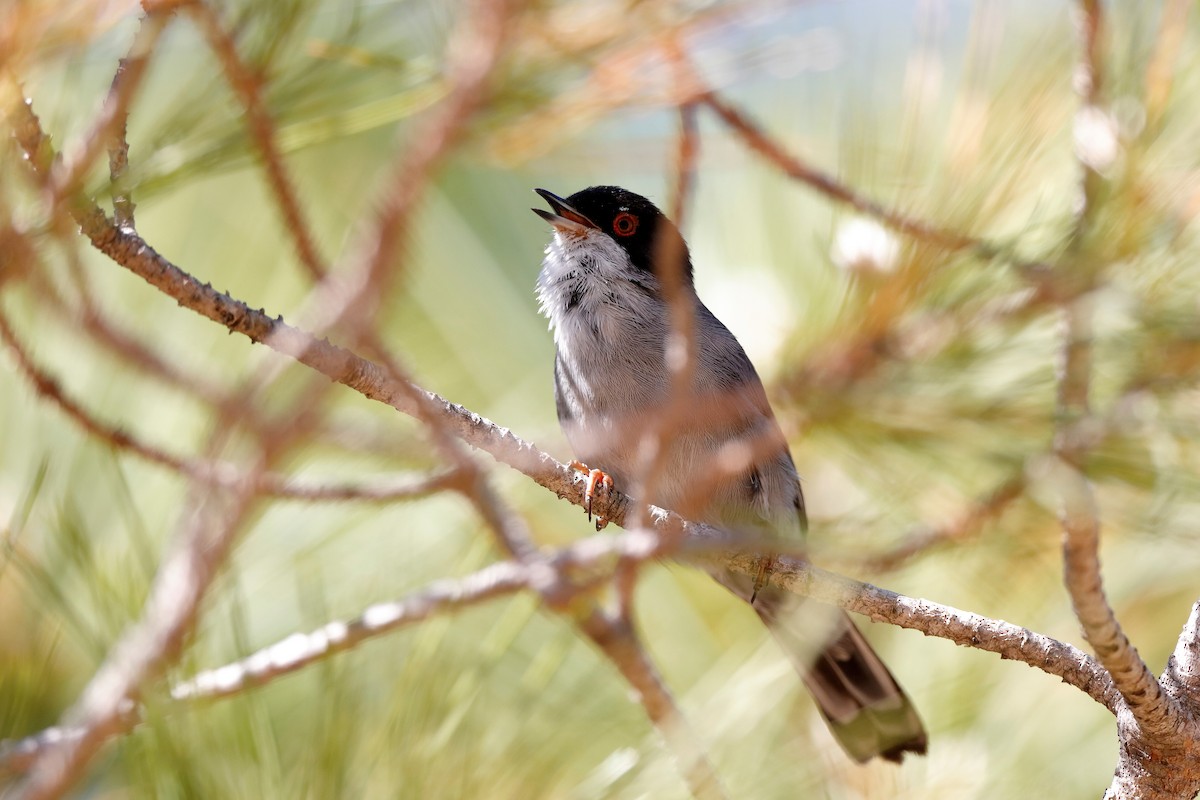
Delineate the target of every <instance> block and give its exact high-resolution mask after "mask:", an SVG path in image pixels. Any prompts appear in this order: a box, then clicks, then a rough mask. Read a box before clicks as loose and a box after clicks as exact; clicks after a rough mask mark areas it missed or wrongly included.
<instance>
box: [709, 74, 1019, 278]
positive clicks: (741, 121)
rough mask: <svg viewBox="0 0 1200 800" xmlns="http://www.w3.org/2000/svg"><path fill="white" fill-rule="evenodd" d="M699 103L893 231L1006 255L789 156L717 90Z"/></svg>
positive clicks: (787, 168) (783, 165)
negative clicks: (884, 202)
mask: <svg viewBox="0 0 1200 800" xmlns="http://www.w3.org/2000/svg"><path fill="white" fill-rule="evenodd" d="M699 102H701V103H703V104H704V105H706V106H708V107H709V108H711V109H712V110H713V111H714V112H716V114H717V116H718V117H720V119H721V121H722V122H724V123H725V124H726V125H727V126H728V127H729V128H730V130H732V131H733V132H734V133H736V134H737V135H738V136H740V137H741V139H742V141H743V142H744V143H745V144H746V146H747V147H749V148H750V149H751V150H753V151H754V152H756V153H758V154H759V155H760V156H762V157H763V158H765V159H766V160H767V161H769V162H771V164H773V165H774V166H776V167H777V168H779V170H780V171H782V172H783V173H784V174H785V175H788V176H789V177H791V178H794V179H795V180H798V181H800V182H802V183H805V184H807V185H808V186H810V187H812V188H813V189H815V190H817V191H818V192H820V193H821V194H824V195H825V196H827V197H830V198H832V199H834V200H837V201H838V202H841V203H845V204H846V205H848V206H850V207H851V208H853V209H855V210H856V211H859V212H862V213H863V214H866V215H868V216H871V217H874V218H876V219H878V220H880V221H881V222H883V223H884V224H885V225H887V226H888V227H889V228H892V229H894V230H897V231H899V232H901V233H905V234H907V235H909V236H912V237H914V238H916V239H920V240H921V241H925V242H930V243H931V244H934V245H937V246H938V247H940V248H942V249H944V250H947V251H950V252H957V251H960V250H970V251H972V252H974V253H975V254H977V255H978V256H980V257H981V258H988V259H991V258H998V257H1001V256H1002V255H1003V253H1002V250H1001V248H1000V247H998V246H997V245H994V244H991V243H989V242H986V241H984V240H982V239H979V238H977V237H975V236H971V235H969V234H963V233H958V232H955V231H950V230H946V229H944V228H939V227H937V226H935V225H931V224H929V223H928V222H925V221H924V220H920V219H916V218H914V217H910V216H907V215H905V214H902V213H900V212H898V211H893V210H892V209H889V208H886V207H884V206H883V205H881V204H879V203H877V202H876V201H874V200H871V199H869V198H866V197H863V196H862V195H861V194H859V193H858V192H857V191H855V190H854V189H852V188H850V187H849V186H846V185H845V184H843V183H841V182H840V181H838V180H837V179H836V178H834V177H832V176H830V175H827V174H825V173H824V172H822V171H820V170H819V169H817V168H815V167H812V166H810V165H808V164H806V163H804V162H803V161H801V160H800V159H799V158H797V157H796V156H794V155H792V154H791V153H788V152H787V151H786V150H785V149H784V148H783V146H782V145H780V144H779V143H777V142H776V141H775V140H774V139H772V138H771V137H770V136H768V135H767V134H766V133H765V132H764V131H763V129H762V128H761V127H759V126H758V125H757V124H755V123H754V122H752V121H751V120H750V118H749V117H748V116H747V115H746V114H745V112H742V111H739V110H738V109H737V108H735V107H734V106H733V105H731V104H730V103H728V102H726V101H725V100H723V99H722V98H721V97H720V96H719V95H718V94H717V93H716V92H715V91H712V90H709V91H706V92H703V93H702V94H701V95H700V96H699Z"/></svg>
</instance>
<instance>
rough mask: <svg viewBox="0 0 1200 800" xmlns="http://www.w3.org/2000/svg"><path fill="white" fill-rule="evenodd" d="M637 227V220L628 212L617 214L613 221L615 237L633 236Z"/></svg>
mask: <svg viewBox="0 0 1200 800" xmlns="http://www.w3.org/2000/svg"><path fill="white" fill-rule="evenodd" d="M637 227H638V218H637V217H635V216H634V215H633V214H630V213H629V212H628V211H622V212H621V213H620V214H617V217H616V219H614V220H613V233H615V234H616V235H617V236H633V234H634V232H635V231H636V230H637Z"/></svg>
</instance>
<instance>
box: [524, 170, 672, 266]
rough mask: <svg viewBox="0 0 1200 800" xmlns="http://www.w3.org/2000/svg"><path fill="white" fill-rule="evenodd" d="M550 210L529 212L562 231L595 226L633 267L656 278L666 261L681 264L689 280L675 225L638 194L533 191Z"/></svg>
mask: <svg viewBox="0 0 1200 800" xmlns="http://www.w3.org/2000/svg"><path fill="white" fill-rule="evenodd" d="M534 191H536V192H537V193H538V194H539V195H541V196H542V198H543V199H545V201H546V202H547V203H549V204H550V207H551V208H552V209H554V211H553V212H549V211H543V210H541V209H537V208H535V209H533V211H534V213H536V214H537V215H539V216H540V217H542V218H543V219H545V220H546V221H547V222H549V223H550V224H551V225H554V226H555V227H556V228H558V229H560V230H564V231H571V230H573V231H576V232H579V233H583V232H590V231H591V230H596V231H599V232H602V233H604V234H607V235H608V236H611V237H612V239H613V240H614V241H615V242H616V243H617V244H619V245H620V246H621V247H622V248H623V249H624V250H625V252H627V253H628V254H629V260H630V261H631V262H632V264H633V266H635V267H636V268H638V269H641V270H645V271H646V272H649V273H652V274H654V275H656V276H661V275H663V273H664V270H665V269H666V267H667V265H669V264H670V262H669V261H668V259H675V263H676V264H680V265H682V267H683V270H682V276H683V279H684V281H685V282H686V283H688V284H690V283H691V281H692V260H691V257H690V256H689V255H688V249H687V244H685V243H684V241H683V237H682V236H681V235H680V233H679V229H678V228H676V227H675V224H674V223H673V222H671V220H669V219H667V218H666V216H664V215H663V213H662V212H661V211H659V210H658V207H657V206H655V205H654V203H651V202H650V201H649V200H647V199H646V198H644V197H642V196H641V195H640V194H634V193H633V192H631V191H628V190H626V189H622V188H621V187H619V186H591V187H588V188H587V189H583V190H582V191H578V192H576V193H575V194H573V195H571V196H570V197H568V198H566V199H565V200H564V199H563V198H561V197H559V196H557V195H555V194H553V193H551V192H548V191H546V190H545V189H535V190H534Z"/></svg>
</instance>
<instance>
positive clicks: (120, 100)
mask: <svg viewBox="0 0 1200 800" xmlns="http://www.w3.org/2000/svg"><path fill="white" fill-rule="evenodd" d="M170 18H171V16H170V11H169V10H166V11H163V10H152V11H150V12H148V13H147V14H146V16H144V17H143V18H142V21H141V25H140V26H139V27H138V31H137V33H136V34H135V35H134V39H133V44H132V45H131V46H130V48H129V53H128V54H127V55H126V56H125V57H124V58H122V59H121V61H120V65H119V66H118V68H117V72H116V74H115V75H114V76H113V80H112V85H111V87H110V88H109V92H108V95H107V96H106V97H105V100H104V105H103V107H102V108H101V109H100V112H99V113H98V114H97V115H96V117H95V119H93V121H92V125H91V127H90V128H89V129H88V132H87V133H86V134H84V135H83V137H82V138H81V139H80V140H79V141H78V142H77V143H76V144H75V145H74V146H73V147H70V148H67V150H66V151H65V153H64V158H63V159H62V160H61V161H59V162H58V163H57V164H56V165H55V167H54V170H53V172H52V173H51V174H50V176H49V186H48V191H49V193H50V197H51V205H52V206H55V205H57V204H58V203H59V202H61V201H62V200H64V199H66V198H68V197H69V196H71V195H72V194H73V193H74V192H75V191H76V190H78V188H79V184H80V182H81V181H82V180H83V178H84V176H85V175H86V174H87V171H88V170H90V169H91V168H92V166H93V165H94V164H95V162H96V159H97V157H99V155H100V153H101V151H103V150H104V149H105V148H108V147H112V146H115V149H116V156H115V158H116V160H117V165H118V166H120V162H121V161H122V159H123V158H124V157H126V156H128V150H129V145H128V143H126V142H125V122H126V119H127V118H128V115H129V106H130V104H131V103H132V102H133V98H134V97H135V96H136V95H137V91H138V89H139V88H140V87H141V85H142V79H143V78H144V77H145V75H146V67H147V66H148V65H149V62H150V56H151V55H153V53H154V50H155V48H156V47H157V46H158V42H159V39H160V38H161V36H162V32H163V29H164V28H165V27H166V25H167V23H168V22H169V21H170ZM113 158H114V157H113V156H112V155H110V167H109V168H110V171H111V170H112V164H113V161H112V159H113ZM117 172H120V170H117ZM114 199H115V200H119V202H116V206H117V214H118V216H119V217H120V219H121V220H122V222H123V223H127V224H128V223H132V220H133V204H132V203H131V202H128V198H127V197H120V198H114Z"/></svg>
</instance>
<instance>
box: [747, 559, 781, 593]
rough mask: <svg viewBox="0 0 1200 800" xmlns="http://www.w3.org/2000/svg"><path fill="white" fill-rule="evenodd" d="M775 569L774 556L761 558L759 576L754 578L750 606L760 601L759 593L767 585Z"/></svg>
mask: <svg viewBox="0 0 1200 800" xmlns="http://www.w3.org/2000/svg"><path fill="white" fill-rule="evenodd" d="M774 568H775V558H774V556H761V557H760V558H759V560H758V574H757V575H755V576H754V589H753V590H752V591H751V592H750V605H754V601H755V600H757V599H758V593H759V592H760V591H762V589H763V587H764V586H766V585H767V581H768V580H770V578H771V571H772V570H773V569H774Z"/></svg>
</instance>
